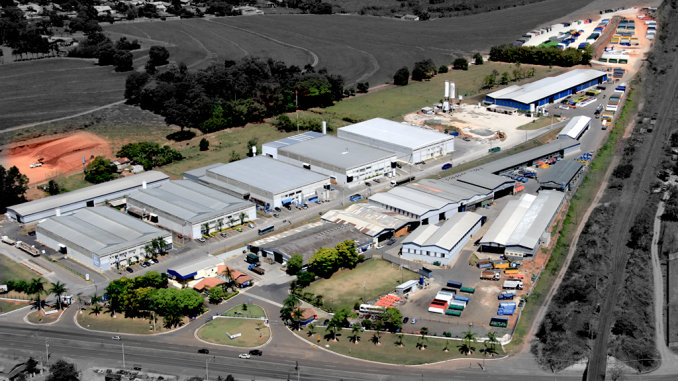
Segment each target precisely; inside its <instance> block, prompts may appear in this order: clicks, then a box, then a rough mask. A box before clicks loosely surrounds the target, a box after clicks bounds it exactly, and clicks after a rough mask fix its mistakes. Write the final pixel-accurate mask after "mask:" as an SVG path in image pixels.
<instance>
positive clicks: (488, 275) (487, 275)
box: [480, 271, 501, 280]
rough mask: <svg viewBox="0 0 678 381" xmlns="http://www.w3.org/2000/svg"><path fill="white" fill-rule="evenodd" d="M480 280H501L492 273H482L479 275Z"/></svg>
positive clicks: (499, 276) (497, 275)
mask: <svg viewBox="0 0 678 381" xmlns="http://www.w3.org/2000/svg"><path fill="white" fill-rule="evenodd" d="M480 279H485V280H499V279H501V275H500V274H497V273H495V272H494V271H483V272H482V273H480Z"/></svg>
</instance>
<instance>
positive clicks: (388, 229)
mask: <svg viewBox="0 0 678 381" xmlns="http://www.w3.org/2000/svg"><path fill="white" fill-rule="evenodd" d="M322 220H323V221H327V222H333V223H335V224H342V225H351V226H355V227H356V228H358V230H360V231H361V232H362V233H365V234H367V235H369V236H370V237H372V238H373V239H374V242H375V243H378V242H382V241H386V240H388V239H390V238H398V237H400V236H403V235H405V234H407V233H409V232H410V230H411V229H413V228H414V227H416V226H417V225H419V221H417V220H415V219H413V218H408V217H405V216H404V215H402V214H400V213H397V212H391V211H388V210H386V209H384V208H381V207H379V206H376V205H373V204H353V205H351V206H349V207H348V208H346V209H334V210H330V211H328V212H326V213H325V214H323V216H322Z"/></svg>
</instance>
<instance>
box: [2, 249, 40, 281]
mask: <svg viewBox="0 0 678 381" xmlns="http://www.w3.org/2000/svg"><path fill="white" fill-rule="evenodd" d="M39 276H40V274H38V273H36V272H35V271H33V270H30V269H29V268H28V267H26V266H24V265H21V264H19V263H16V262H14V261H13V260H11V259H9V258H7V257H6V256H4V255H0V284H5V283H6V282H7V281H8V280H25V281H26V282H29V281H30V280H31V279H33V278H38V277H39Z"/></svg>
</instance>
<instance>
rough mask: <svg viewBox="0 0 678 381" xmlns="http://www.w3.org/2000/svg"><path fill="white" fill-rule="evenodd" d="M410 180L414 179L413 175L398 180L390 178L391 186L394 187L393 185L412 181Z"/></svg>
mask: <svg viewBox="0 0 678 381" xmlns="http://www.w3.org/2000/svg"><path fill="white" fill-rule="evenodd" d="M412 181H414V176H408V177H404V178H402V179H400V180H391V186H392V187H395V186H398V185H403V184H405V183H409V182H412Z"/></svg>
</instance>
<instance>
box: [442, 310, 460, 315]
mask: <svg viewBox="0 0 678 381" xmlns="http://www.w3.org/2000/svg"><path fill="white" fill-rule="evenodd" d="M445 315H452V316H461V311H455V310H447V311H445Z"/></svg>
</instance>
